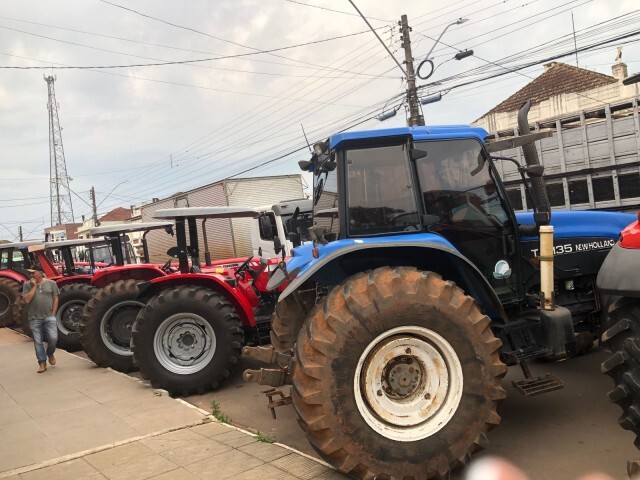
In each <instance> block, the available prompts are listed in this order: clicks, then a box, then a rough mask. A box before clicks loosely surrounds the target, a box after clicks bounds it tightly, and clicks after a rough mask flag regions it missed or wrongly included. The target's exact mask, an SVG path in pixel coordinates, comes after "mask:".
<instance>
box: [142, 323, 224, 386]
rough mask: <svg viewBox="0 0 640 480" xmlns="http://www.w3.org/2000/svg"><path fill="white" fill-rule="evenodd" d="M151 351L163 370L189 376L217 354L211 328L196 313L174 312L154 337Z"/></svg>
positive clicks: (213, 333) (214, 336) (203, 366)
mask: <svg viewBox="0 0 640 480" xmlns="http://www.w3.org/2000/svg"><path fill="white" fill-rule="evenodd" d="M153 351H154V354H155V357H156V359H157V360H158V362H160V365H162V366H163V367H164V368H166V369H167V370H169V371H170V372H173V373H177V374H179V375H189V374H193V373H196V372H199V371H200V370H202V369H203V368H205V367H207V366H208V365H209V364H210V363H211V361H212V360H213V357H214V356H215V353H216V334H215V332H214V331H213V327H211V325H210V324H209V322H207V321H206V320H205V319H204V318H203V317H201V316H200V315H196V314H195V313H177V314H175V315H171V316H170V317H168V318H166V319H165V320H164V321H163V322H162V323H161V324H160V326H159V327H158V329H157V330H156V332H155V335H154V338H153Z"/></svg>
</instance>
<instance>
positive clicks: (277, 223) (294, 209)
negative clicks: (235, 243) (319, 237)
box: [251, 199, 313, 258]
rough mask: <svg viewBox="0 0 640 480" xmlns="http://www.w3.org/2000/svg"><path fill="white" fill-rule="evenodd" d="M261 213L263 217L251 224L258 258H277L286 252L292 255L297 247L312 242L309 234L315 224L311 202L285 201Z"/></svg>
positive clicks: (267, 207) (254, 248) (262, 210)
mask: <svg viewBox="0 0 640 480" xmlns="http://www.w3.org/2000/svg"><path fill="white" fill-rule="evenodd" d="M257 210H258V211H259V212H260V216H259V217H258V218H257V219H255V220H252V221H251V245H252V248H253V255H254V256H256V257H267V258H272V257H277V256H279V255H281V253H282V251H283V249H284V252H285V255H289V254H290V252H291V250H292V249H293V248H294V247H297V246H299V245H300V244H302V243H304V242H308V241H310V240H311V238H310V237H309V232H308V228H309V227H310V226H311V225H312V221H313V220H312V218H313V217H312V215H313V211H312V201H311V200H309V199H297V200H289V201H282V202H279V203H276V204H274V205H269V206H263V207H259V208H257ZM276 250H277V251H276Z"/></svg>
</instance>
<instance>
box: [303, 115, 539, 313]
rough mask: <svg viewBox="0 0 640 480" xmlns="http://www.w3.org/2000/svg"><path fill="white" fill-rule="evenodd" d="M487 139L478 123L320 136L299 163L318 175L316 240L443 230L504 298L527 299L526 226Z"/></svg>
mask: <svg viewBox="0 0 640 480" xmlns="http://www.w3.org/2000/svg"><path fill="white" fill-rule="evenodd" d="M485 137H486V132H485V131H484V130H483V129H480V128H473V127H458V126H452V127H413V128H396V129H388V130H380V131H372V132H364V133H363V132H346V133H340V134H337V135H334V136H332V137H331V138H330V139H329V141H328V142H326V143H325V142H323V143H320V144H316V145H315V146H314V150H315V153H314V156H313V157H312V159H311V161H309V162H300V163H301V167H302V168H303V169H306V170H309V171H312V172H313V173H314V199H313V201H314V207H313V208H314V226H313V227H311V228H310V229H309V230H310V232H311V235H312V238H313V239H314V241H315V242H316V243H319V244H326V243H328V242H332V241H334V240H341V239H351V240H353V241H356V242H365V241H369V240H371V239H374V238H376V237H378V238H382V237H384V238H387V239H389V237H391V238H396V240H397V241H398V242H407V241H409V238H411V237H415V238H416V240H418V241H423V240H424V239H425V238H426V237H425V234H429V233H431V234H436V235H437V236H438V239H439V240H440V241H443V243H444V244H446V245H447V246H449V247H453V248H454V249H455V250H456V251H458V252H459V253H460V254H462V255H463V256H464V257H466V258H467V259H469V260H470V261H471V262H472V264H473V265H474V266H475V267H476V268H477V269H478V270H479V271H480V272H481V273H482V276H483V277H484V278H485V279H486V280H487V281H488V282H489V283H490V285H491V287H492V289H493V290H494V291H495V292H496V293H497V295H498V296H499V298H500V302H501V303H502V304H508V303H513V302H518V301H521V300H522V299H523V298H524V292H523V291H522V288H521V283H520V282H519V281H518V278H519V271H520V269H521V266H520V262H521V258H522V255H521V252H520V249H519V244H520V243H519V237H520V235H521V233H522V232H521V229H520V228H519V225H518V221H517V219H516V216H515V214H514V211H513V208H512V207H511V205H510V202H509V198H508V195H507V192H506V190H505V189H504V187H503V185H502V183H501V181H500V180H499V176H498V171H497V169H496V166H495V164H494V161H493V159H492V157H491V155H490V153H489V152H488V150H487V148H486V145H485V142H484V139H485ZM525 171H526V169H525ZM525 185H526V182H525ZM530 227H531V229H530V230H531V231H533V232H535V231H536V229H535V226H533V225H532V226H530ZM385 261H386V260H385Z"/></svg>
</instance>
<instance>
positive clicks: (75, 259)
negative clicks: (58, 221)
mask: <svg viewBox="0 0 640 480" xmlns="http://www.w3.org/2000/svg"><path fill="white" fill-rule="evenodd" d="M106 246H108V243H107V241H106V240H104V239H101V238H79V239H73V240H62V241H58V242H44V243H41V244H35V245H30V246H29V248H28V250H29V252H30V253H33V254H34V255H36V257H37V258H38V260H39V263H41V264H42V257H43V256H46V257H47V258H48V259H49V260H50V261H51V262H53V264H54V265H55V266H56V269H57V270H58V271H59V272H60V274H61V275H62V276H65V277H69V276H75V275H91V274H92V273H93V272H94V271H95V270H96V269H97V268H103V267H106V266H107V263H104V262H99V261H98V262H97V261H96V260H95V256H94V251H95V249H96V248H100V247H106Z"/></svg>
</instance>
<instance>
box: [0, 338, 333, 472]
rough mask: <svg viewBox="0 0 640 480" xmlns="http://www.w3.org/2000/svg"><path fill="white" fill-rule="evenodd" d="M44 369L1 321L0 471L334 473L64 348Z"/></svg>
mask: <svg viewBox="0 0 640 480" xmlns="http://www.w3.org/2000/svg"><path fill="white" fill-rule="evenodd" d="M56 357H57V360H58V363H57V365H56V366H54V367H49V369H48V370H47V372H45V373H43V374H37V373H35V371H36V369H37V363H36V361H35V355H34V352H33V344H32V343H31V341H30V339H27V338H26V337H23V336H22V335H20V334H18V333H15V332H13V331H11V330H9V329H0V438H1V439H2V442H0V478H7V479H11V480H18V479H20V480H38V479H43V480H44V479H46V480H56V479H76V478H77V479H91V480H98V479H110V480H144V479H147V478H149V479H154V480H170V479H180V480H198V479H203V478H208V479H210V478H216V479H225V478H234V479H240V480H242V479H246V480H248V479H254V478H260V479H263V480H269V479H273V480H276V479H278V480H279V479H284V480H314V479H317V480H324V479H329V478H331V479H338V478H341V476H340V475H338V474H336V472H335V471H334V470H332V469H330V468H328V467H327V466H325V465H323V464H322V463H320V462H318V461H317V460H313V459H309V458H307V457H305V456H304V455H301V454H299V453H297V452H294V451H292V450H291V449H288V448H285V447H283V446H279V445H273V444H270V443H265V442H263V441H260V439H258V438H257V437H256V436H255V435H252V434H250V433H248V432H246V431H241V430H239V429H237V428H235V427H232V426H229V425H225V424H221V423H219V422H217V421H216V420H215V419H213V418H212V417H211V416H209V415H207V412H206V411H202V410H200V409H199V408H196V407H194V406H193V405H190V404H189V403H187V402H184V401H182V400H179V399H172V398H170V397H168V396H166V395H163V394H162V392H158V391H154V390H153V389H151V388H149V387H148V386H146V385H143V384H142V383H141V382H139V381H137V379H135V378H132V377H129V376H126V375H122V374H119V373H117V372H114V371H112V370H110V369H102V368H98V367H96V366H95V365H93V363H91V362H89V361H88V360H86V359H83V358H81V357H79V356H76V355H72V354H69V353H67V352H65V351H62V350H60V351H58V352H57V353H56Z"/></svg>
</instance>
